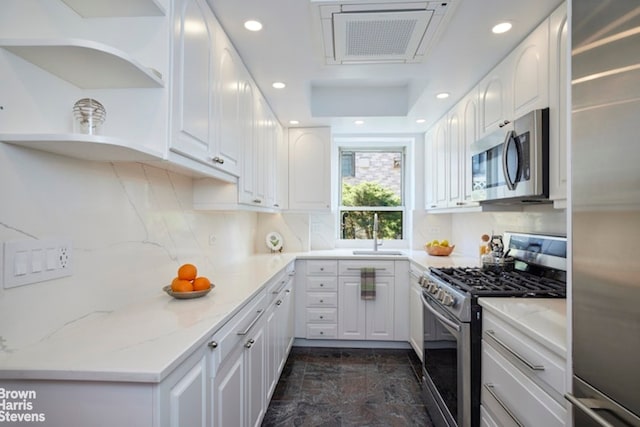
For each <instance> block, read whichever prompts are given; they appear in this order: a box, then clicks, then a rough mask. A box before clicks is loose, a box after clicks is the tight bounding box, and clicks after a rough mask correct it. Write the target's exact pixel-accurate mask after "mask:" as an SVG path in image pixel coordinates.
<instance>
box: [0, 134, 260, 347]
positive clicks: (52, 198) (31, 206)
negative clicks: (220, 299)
mask: <svg viewBox="0 0 640 427" xmlns="http://www.w3.org/2000/svg"><path fill="white" fill-rule="evenodd" d="M0 200H1V202H0V203H1V204H0V206H1V208H0V241H2V242H4V241H8V240H23V239H40V238H44V237H54V236H55V237H66V238H70V239H71V241H72V245H73V258H72V272H73V274H72V275H71V276H69V277H65V278H61V279H55V280H50V281H45V282H40V283H35V284H31V285H26V286H21V287H18V288H10V289H3V288H2V287H0V346H1V345H2V344H1V343H2V342H3V340H6V342H12V343H14V344H20V345H22V344H26V343H21V342H20V339H21V337H22V336H29V337H33V336H38V335H39V336H41V337H43V338H44V337H46V336H47V335H50V334H53V333H55V331H56V330H57V329H59V328H61V327H63V326H64V325H65V324H69V323H72V322H73V321H74V320H75V319H79V318H82V317H86V316H91V315H92V314H94V313H99V312H104V311H110V310H114V309H116V308H117V307H119V306H122V305H125V304H128V303H131V302H135V301H137V300H141V299H144V298H147V297H149V296H152V295H155V294H157V293H158V292H162V290H161V288H162V286H164V285H166V284H169V283H170V281H171V279H173V277H175V274H176V270H177V267H178V266H179V265H181V264H183V263H187V262H189V263H193V264H195V265H196V266H197V267H198V268H199V272H200V273H201V274H202V275H206V276H208V277H209V278H210V279H211V280H212V281H213V282H214V283H215V279H216V270H217V269H218V268H220V267H221V266H224V265H228V264H229V263H233V262H235V261H239V260H241V259H242V258H244V257H245V256H246V255H251V254H254V253H255V245H256V240H257V239H256V230H257V224H258V220H257V214H256V213H255V212H198V211H194V210H193V209H192V207H191V206H192V181H191V178H189V177H187V176H183V175H180V174H174V173H170V172H167V171H166V170H162V169H158V168H155V167H151V166H146V165H141V164H138V163H128V164H125V163H117V164H111V163H97V162H89V161H82V160H76V159H71V158H67V157H63V156H57V155H53V154H48V153H43V152H39V151H33V150H29V149H23V148H18V147H14V146H11V145H7V144H0ZM4 268H8V266H3V269H4ZM149 321H153V319H149Z"/></svg>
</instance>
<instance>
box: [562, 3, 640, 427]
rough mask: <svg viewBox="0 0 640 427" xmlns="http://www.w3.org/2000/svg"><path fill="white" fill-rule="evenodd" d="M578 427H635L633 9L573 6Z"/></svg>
mask: <svg viewBox="0 0 640 427" xmlns="http://www.w3.org/2000/svg"><path fill="white" fill-rule="evenodd" d="M571 28H572V30H571V40H572V49H571V52H572V58H571V69H572V85H571V86H572V95H571V96H572V108H571V110H572V116H571V123H572V124H571V133H572V136H571V162H572V163H571V168H572V174H571V228H572V280H571V283H572V285H571V287H572V358H573V391H572V394H569V395H567V398H568V399H569V400H570V401H571V403H572V404H573V414H574V424H575V425H576V426H580V427H582V426H585V427H590V426H640V363H639V362H638V360H639V359H638V355H639V354H640V262H639V258H638V257H639V255H640V251H639V250H638V247H639V246H638V245H639V242H640V145H639V138H638V135H639V131H640V127H639V124H638V120H639V118H640V3H639V2H638V1H637V0H609V1H606V2H602V1H600V0H580V1H574V2H573V3H572V21H571Z"/></svg>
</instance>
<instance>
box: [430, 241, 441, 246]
mask: <svg viewBox="0 0 640 427" xmlns="http://www.w3.org/2000/svg"><path fill="white" fill-rule="evenodd" d="M439 245H440V242H438V239H434V240H432V241H431V246H439Z"/></svg>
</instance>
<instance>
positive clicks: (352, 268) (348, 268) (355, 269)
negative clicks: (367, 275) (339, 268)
mask: <svg viewBox="0 0 640 427" xmlns="http://www.w3.org/2000/svg"><path fill="white" fill-rule="evenodd" d="M347 270H349V271H362V269H361V268H356V267H347ZM374 270H377V271H387V269H386V268H384V267H382V268H374Z"/></svg>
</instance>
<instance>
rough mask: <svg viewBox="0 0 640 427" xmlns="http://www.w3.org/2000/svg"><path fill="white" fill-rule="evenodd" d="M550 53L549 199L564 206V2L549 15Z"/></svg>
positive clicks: (566, 75)
mask: <svg viewBox="0 0 640 427" xmlns="http://www.w3.org/2000/svg"><path fill="white" fill-rule="evenodd" d="M550 31H551V34H550V36H549V37H550V43H549V46H550V52H549V70H550V78H549V110H550V114H549V121H550V123H549V198H550V199H551V200H553V201H554V205H556V206H558V207H563V205H566V199H567V141H568V140H569V135H568V132H567V122H568V115H569V113H570V108H569V107H570V106H569V104H568V96H567V95H568V85H569V81H570V80H571V76H570V75H569V69H568V68H569V67H568V62H569V61H568V59H569V53H568V47H569V42H568V39H567V37H568V33H567V5H566V3H563V5H562V6H561V7H559V8H558V9H557V10H556V11H555V12H553V13H552V14H551V17H550Z"/></svg>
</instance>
